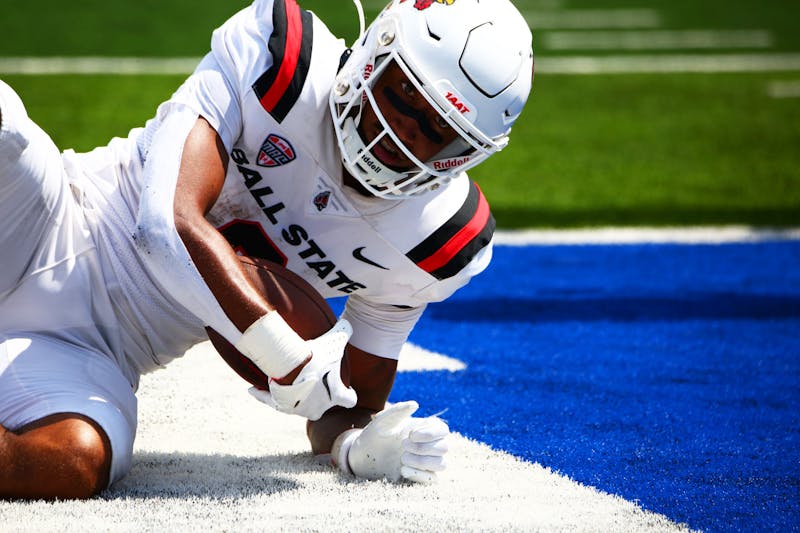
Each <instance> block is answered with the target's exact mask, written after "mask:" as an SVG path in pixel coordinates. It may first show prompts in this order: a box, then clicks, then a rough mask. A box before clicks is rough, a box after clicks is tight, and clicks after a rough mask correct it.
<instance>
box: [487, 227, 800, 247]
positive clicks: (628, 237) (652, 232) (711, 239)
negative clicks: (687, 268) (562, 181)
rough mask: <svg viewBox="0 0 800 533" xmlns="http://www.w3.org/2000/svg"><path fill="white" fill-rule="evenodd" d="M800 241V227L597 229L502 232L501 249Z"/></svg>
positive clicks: (499, 237) (498, 238)
mask: <svg viewBox="0 0 800 533" xmlns="http://www.w3.org/2000/svg"><path fill="white" fill-rule="evenodd" d="M789 240H791V241H795V240H800V228H786V229H757V228H751V227H748V226H718V227H717V226H708V227H689V228H614V227H608V228H596V229H566V230H535V229H528V230H501V231H497V232H496V233H495V244H497V245H500V246H533V245H558V244H578V245H580V244H650V243H652V244H664V243H675V244H724V243H739V242H741V243H745V242H765V241H789Z"/></svg>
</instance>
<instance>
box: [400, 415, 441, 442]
mask: <svg viewBox="0 0 800 533" xmlns="http://www.w3.org/2000/svg"><path fill="white" fill-rule="evenodd" d="M415 422H416V423H415V424H414V428H413V429H412V430H411V432H410V433H409V435H408V438H409V439H411V441H413V442H431V441H435V440H439V439H442V438H444V437H446V436H447V435H449V434H450V428H449V427H448V426H447V424H446V423H445V422H444V420H442V419H441V418H437V417H435V416H432V417H428V418H422V419H419V421H415Z"/></svg>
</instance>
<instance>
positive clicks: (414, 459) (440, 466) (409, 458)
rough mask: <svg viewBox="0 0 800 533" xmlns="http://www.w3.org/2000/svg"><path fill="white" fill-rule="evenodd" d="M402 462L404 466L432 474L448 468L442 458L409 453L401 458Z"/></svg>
mask: <svg viewBox="0 0 800 533" xmlns="http://www.w3.org/2000/svg"><path fill="white" fill-rule="evenodd" d="M400 462H401V463H402V465H403V466H408V467H411V468H415V469H417V470H430V471H431V472H440V471H442V470H444V469H445V467H446V466H447V465H446V464H445V460H444V457H442V456H437V455H417V454H415V453H408V452H405V453H404V454H403V455H401V456H400Z"/></svg>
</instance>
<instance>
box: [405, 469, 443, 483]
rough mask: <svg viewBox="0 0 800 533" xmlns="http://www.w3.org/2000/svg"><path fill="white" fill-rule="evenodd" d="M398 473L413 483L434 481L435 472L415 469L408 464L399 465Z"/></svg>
mask: <svg viewBox="0 0 800 533" xmlns="http://www.w3.org/2000/svg"><path fill="white" fill-rule="evenodd" d="M400 475H401V476H403V477H404V478H406V479H407V480H409V481H413V482H415V483H426V484H427V483H434V482H435V481H436V473H435V472H428V471H427V470H417V469H416V468H412V467H410V466H402V467H400Z"/></svg>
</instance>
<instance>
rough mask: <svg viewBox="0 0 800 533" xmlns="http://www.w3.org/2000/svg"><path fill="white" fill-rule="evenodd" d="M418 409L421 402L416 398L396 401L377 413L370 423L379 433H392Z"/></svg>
mask: <svg viewBox="0 0 800 533" xmlns="http://www.w3.org/2000/svg"><path fill="white" fill-rule="evenodd" d="M417 409H419V404H418V403H417V402H415V401H414V400H411V401H408V402H399V403H396V404H394V405H392V406H389V407H387V408H386V409H384V410H383V411H381V412H380V413H378V414H376V415H375V416H374V417H373V419H372V422H370V425H372V426H373V427H374V428H375V430H376V431H377V432H379V433H392V432H393V431H396V430H398V429H400V424H402V423H403V422H404V421H405V420H406V419H408V418H409V417H410V416H411V415H413V414H414V412H415V411H416V410H417Z"/></svg>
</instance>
